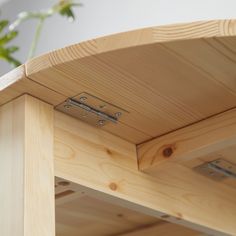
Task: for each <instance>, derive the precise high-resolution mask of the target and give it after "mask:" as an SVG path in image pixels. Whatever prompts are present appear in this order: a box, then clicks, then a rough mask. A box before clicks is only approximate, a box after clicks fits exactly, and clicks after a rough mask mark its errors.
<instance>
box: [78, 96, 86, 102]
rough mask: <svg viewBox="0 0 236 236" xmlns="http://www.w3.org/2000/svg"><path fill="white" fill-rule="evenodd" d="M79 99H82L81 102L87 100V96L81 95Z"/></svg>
mask: <svg viewBox="0 0 236 236" xmlns="http://www.w3.org/2000/svg"><path fill="white" fill-rule="evenodd" d="M79 100H80V101H81V102H85V101H86V100H87V97H81V98H80V99H79Z"/></svg>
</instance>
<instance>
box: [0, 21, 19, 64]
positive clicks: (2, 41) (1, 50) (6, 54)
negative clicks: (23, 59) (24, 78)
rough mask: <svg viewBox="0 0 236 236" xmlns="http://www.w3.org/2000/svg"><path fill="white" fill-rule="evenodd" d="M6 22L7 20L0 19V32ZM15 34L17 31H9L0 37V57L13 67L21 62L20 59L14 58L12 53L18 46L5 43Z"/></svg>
mask: <svg viewBox="0 0 236 236" xmlns="http://www.w3.org/2000/svg"><path fill="white" fill-rule="evenodd" d="M8 24H9V22H8V21H7V20H2V21H0V32H2V31H3V30H4V28H6V26H7V25H8ZM17 35H18V32H17V31H9V32H6V33H5V34H3V36H2V37H1V38H0V59H2V60H4V61H6V62H8V63H9V64H11V65H13V66H15V67H16V66H19V65H20V64H21V63H20V61H18V60H17V59H15V58H14V57H13V56H12V54H13V53H14V52H16V51H18V50H19V48H18V47H16V46H9V47H7V44H8V43H9V42H11V41H12V40H13V39H14V38H15V37H16V36H17Z"/></svg>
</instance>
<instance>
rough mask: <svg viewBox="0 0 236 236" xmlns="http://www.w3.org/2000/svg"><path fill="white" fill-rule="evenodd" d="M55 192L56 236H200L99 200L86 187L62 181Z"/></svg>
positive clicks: (59, 181) (58, 183)
mask: <svg viewBox="0 0 236 236" xmlns="http://www.w3.org/2000/svg"><path fill="white" fill-rule="evenodd" d="M55 191H56V196H60V197H56V232H57V234H56V235H57V236H65V235H66V236H77V235H83V236H91V235H96V236H104V235H114V236H115V235H116V236H118V235H126V234H127V235H136V233H137V235H145V234H144V233H145V232H146V235H150V236H151V235H155V236H156V235H181V236H188V235H189V236H192V235H199V233H197V231H194V230H191V229H187V228H185V227H183V226H178V225H174V226H172V224H169V223H167V222H165V221H163V220H160V219H157V218H156V217H152V216H148V215H146V214H143V213H140V212H137V211H134V210H131V209H128V208H126V207H122V206H119V205H116V204H114V203H111V202H106V201H104V200H102V199H96V198H95V197H94V196H93V195H92V194H90V192H89V191H86V190H85V188H84V187H81V186H80V185H78V184H75V183H73V182H70V181H67V180H64V179H61V178H56V186H55ZM164 225H165V226H164ZM161 232H165V233H166V234H161ZM142 233H143V234H142ZM176 233H177V234H176ZM199 236H200V235H199Z"/></svg>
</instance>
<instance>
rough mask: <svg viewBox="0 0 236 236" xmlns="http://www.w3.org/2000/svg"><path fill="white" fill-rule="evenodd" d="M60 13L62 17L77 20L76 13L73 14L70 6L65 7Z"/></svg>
mask: <svg viewBox="0 0 236 236" xmlns="http://www.w3.org/2000/svg"><path fill="white" fill-rule="evenodd" d="M59 13H60V15H62V16H66V17H67V18H69V19H72V20H74V19H75V16H74V13H73V11H72V10H71V7H70V5H67V6H65V7H63V8H62V9H61V10H60V11H59Z"/></svg>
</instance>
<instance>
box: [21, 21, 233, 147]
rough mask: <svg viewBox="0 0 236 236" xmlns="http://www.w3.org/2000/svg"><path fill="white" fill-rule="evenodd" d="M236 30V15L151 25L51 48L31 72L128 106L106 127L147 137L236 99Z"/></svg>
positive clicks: (64, 90)
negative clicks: (124, 112) (122, 115)
mask: <svg viewBox="0 0 236 236" xmlns="http://www.w3.org/2000/svg"><path fill="white" fill-rule="evenodd" d="M235 32H236V21H235V20H216V21H206V22H195V23H189V24H178V25H170V26H161V27H152V28H146V29H141V30H136V31H132V32H126V33H121V34H116V35H112V36H107V37H103V38H99V39H94V40H90V41H87V42H84V43H80V44H76V45H72V46H69V47H66V48H63V49H60V50H56V51H53V52H51V53H48V54H45V55H43V56H41V57H38V58H35V59H33V60H31V61H29V62H28V63H27V64H26V71H27V72H26V73H27V76H28V77H29V78H30V79H32V80H34V81H36V82H37V83H40V84H43V85H46V86H47V87H48V88H50V89H52V90H54V91H57V92H58V93H60V94H63V95H64V96H66V97H74V96H76V95H77V94H79V93H82V92H87V93H90V94H92V95H94V96H97V97H99V98H101V99H103V100H105V101H107V102H110V103H112V104H114V105H117V106H118V107H122V108H123V109H124V110H127V111H128V112H129V115H128V116H125V117H123V118H121V120H120V123H119V124H118V125H116V126H115V125H112V124H111V125H110V126H109V127H108V126H107V127H106V126H105V127H104V129H105V130H107V131H109V132H111V133H113V134H115V135H117V136H120V137H122V138H124V139H126V140H128V141H131V142H132V143H135V144H139V143H142V142H144V141H146V140H148V139H151V138H153V137H157V136H160V135H163V134H166V133H168V132H171V131H173V130H176V129H179V128H181V127H184V126H186V125H189V124H192V123H195V122H197V121H200V120H202V119H205V118H207V117H210V116H212V115H214V114H217V113H220V112H223V111H226V110H228V109H231V108H233V107H235V106H236V93H235V91H236V90H235V89H236V82H235V79H234V78H235V76H236V66H235V58H236V56H235V50H236V49H235V40H236V37H235V36H236V35H235Z"/></svg>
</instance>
